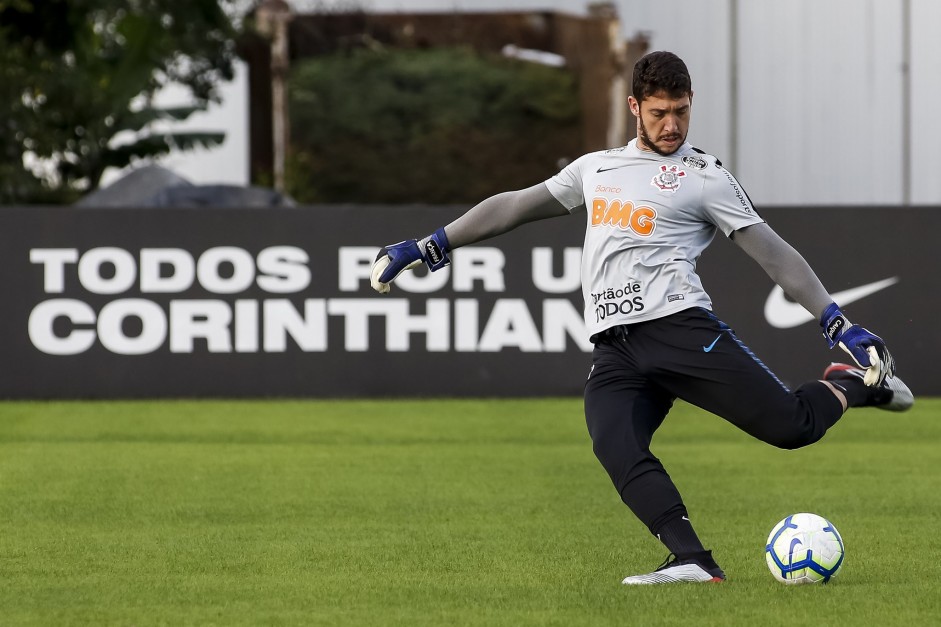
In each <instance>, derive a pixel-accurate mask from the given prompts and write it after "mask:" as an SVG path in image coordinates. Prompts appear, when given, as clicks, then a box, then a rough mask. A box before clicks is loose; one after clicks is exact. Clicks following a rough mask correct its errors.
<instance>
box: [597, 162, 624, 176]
mask: <svg viewBox="0 0 941 627" xmlns="http://www.w3.org/2000/svg"><path fill="white" fill-rule="evenodd" d="M629 165H630V164H629V163H625V164H624V165H616V166H614V167H613V168H598V172H597V173H598V174H601V173H602V172H610V171H611V170H620V169H621V168H626V167H627V166H629Z"/></svg>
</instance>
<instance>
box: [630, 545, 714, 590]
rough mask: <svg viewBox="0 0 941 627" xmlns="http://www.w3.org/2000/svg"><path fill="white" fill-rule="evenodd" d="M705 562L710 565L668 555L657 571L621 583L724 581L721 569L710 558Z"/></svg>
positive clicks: (651, 583)
mask: <svg viewBox="0 0 941 627" xmlns="http://www.w3.org/2000/svg"><path fill="white" fill-rule="evenodd" d="M707 561H708V562H711V563H709V564H707V563H703V561H700V560H697V559H694V558H686V559H680V558H679V557H677V556H676V555H674V554H673V553H670V554H669V555H668V556H667V559H666V560H665V561H664V562H663V563H662V564H660V566H659V568H657V570H655V571H653V572H652V573H647V574H646V575H633V576H631V577H625V578H624V581H622V582H621V583H623V584H626V585H629V586H633V585H653V584H659V583H718V582H720V581H725V573H724V572H722V569H721V568H719V565H718V564H716V563H715V561H713V559H712V557H711V556H710V557H709V558H708V560H707Z"/></svg>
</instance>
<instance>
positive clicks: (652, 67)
mask: <svg viewBox="0 0 941 627" xmlns="http://www.w3.org/2000/svg"><path fill="white" fill-rule="evenodd" d="M631 88H632V90H633V92H634V98H636V99H637V101H638V102H643V101H644V100H645V99H647V98H648V97H650V96H653V95H654V94H656V93H657V92H661V91H662V92H666V94H667V95H668V96H670V98H681V97H683V96H685V95H688V94H692V93H693V83H692V81H691V80H690V78H689V70H688V69H686V64H685V63H683V59H681V58H679V57H678V56H676V55H675V54H673V53H672V52H662V51H661V52H651V53H650V54H646V55H644V56H643V57H641V58H640V60H639V61H637V63H635V64H634V79H633V81H632V82H631Z"/></svg>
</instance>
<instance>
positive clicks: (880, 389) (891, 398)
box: [823, 363, 915, 411]
mask: <svg viewBox="0 0 941 627" xmlns="http://www.w3.org/2000/svg"><path fill="white" fill-rule="evenodd" d="M865 376H866V371H865V370H864V369H863V368H860V367H858V366H851V365H849V364H840V363H832V364H830V365H829V366H828V367H827V369H826V370H824V371H823V380H824V381H832V382H834V383H840V381H841V380H842V381H844V382H845V381H858V382H859V383H863V377H865ZM863 385H865V384H863ZM867 387H868V386H867ZM869 389H870V390H871V393H870V395H869V401H870V402H869V403H867V405H869V406H871V407H877V408H879V409H885V410H887V411H908V410H909V409H911V407H912V405H914V404H915V396H914V395H913V394H912V391H911V390H910V389H908V386H907V385H905V383H904V382H903V381H902V380H901V379H899V378H898V377H886V378H885V381H883V382H882V385H879V386H872V387H869Z"/></svg>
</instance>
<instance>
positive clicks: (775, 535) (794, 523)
mask: <svg viewBox="0 0 941 627" xmlns="http://www.w3.org/2000/svg"><path fill="white" fill-rule="evenodd" d="M843 556H844V552H843V538H841V537H840V534H839V533H838V532H837V530H836V527H834V526H833V524H832V523H831V522H830V521H829V520H827V519H826V518H823V517H822V516H818V515H816V514H807V513H802V514H793V515H791V516H788V517H787V518H785V519H784V520H782V521H781V522H779V523H778V524H776V525H775V526H774V529H772V530H771V535H770V536H768V544H767V545H766V546H765V559H766V560H767V561H768V568H769V569H771V574H772V575H774V578H775V579H777V580H778V581H780V582H782V583H787V584H798V583H818V582H821V583H827V582H828V581H830V578H831V577H834V576H836V574H837V572H839V570H840V567H841V566H843Z"/></svg>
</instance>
